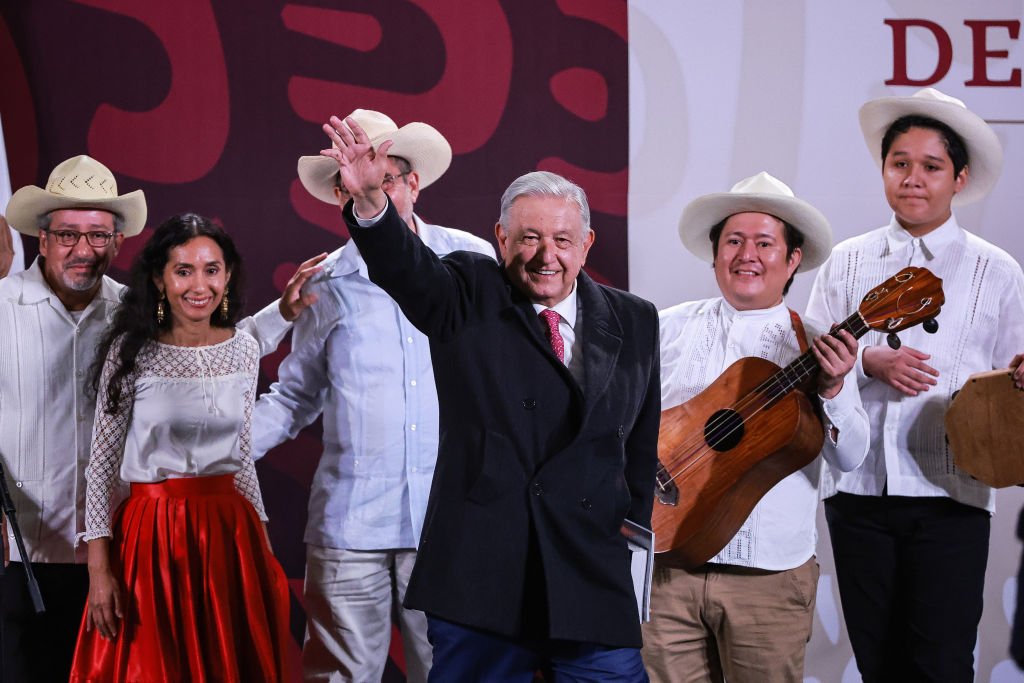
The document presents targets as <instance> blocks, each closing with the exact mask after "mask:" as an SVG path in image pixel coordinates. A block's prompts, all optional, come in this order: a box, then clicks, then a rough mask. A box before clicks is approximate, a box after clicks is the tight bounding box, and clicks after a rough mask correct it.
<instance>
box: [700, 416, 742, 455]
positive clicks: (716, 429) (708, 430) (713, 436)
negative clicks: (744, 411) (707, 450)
mask: <svg viewBox="0 0 1024 683" xmlns="http://www.w3.org/2000/svg"><path fill="white" fill-rule="evenodd" d="M743 430H744V427H743V418H742V417H740V415H739V413H737V412H736V411H735V410H728V409H722V410H719V411H717V412H715V414H714V415H712V416H711V417H710V418H709V419H708V421H707V422H706V423H705V424H704V441H706V442H707V444H708V445H709V446H711V447H712V448H713V449H715V450H716V451H719V452H722V451H728V450H730V449H732V448H735V447H736V445H737V444H739V442H740V441H741V440H742V439H743Z"/></svg>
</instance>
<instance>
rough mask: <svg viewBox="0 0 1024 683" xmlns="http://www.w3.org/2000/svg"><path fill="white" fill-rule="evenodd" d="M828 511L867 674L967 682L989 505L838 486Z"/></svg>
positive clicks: (869, 682) (843, 591)
mask: <svg viewBox="0 0 1024 683" xmlns="http://www.w3.org/2000/svg"><path fill="white" fill-rule="evenodd" d="M825 518H826V520H827V521H828V529H829V535H830V536H831V538H832V552H833V554H834V556H835V562H836V575H837V579H838V582H839V596H840V599H841V601H842V605H843V614H844V616H845V619H846V629H847V631H848V633H849V636H850V644H851V645H852V646H853V654H854V656H855V657H856V658H857V668H858V669H860V673H861V676H862V677H863V679H864V682H865V683H874V682H876V681H900V682H903V681H942V682H943V683H952V682H956V681H964V682H965V683H971V682H972V681H973V680H974V645H975V642H976V640H977V635H978V623H979V622H980V621H981V609H982V594H983V590H984V586H985V566H986V564H987V563H988V543H989V531H990V520H989V514H988V512H987V511H985V510H982V509H980V508H975V507H971V506H969V505H963V504H962V503H958V502H956V501H954V500H952V499H950V498H911V497H905V496H857V495H850V494H847V493H839V494H837V495H835V496H833V497H831V498H829V499H827V500H826V501H825Z"/></svg>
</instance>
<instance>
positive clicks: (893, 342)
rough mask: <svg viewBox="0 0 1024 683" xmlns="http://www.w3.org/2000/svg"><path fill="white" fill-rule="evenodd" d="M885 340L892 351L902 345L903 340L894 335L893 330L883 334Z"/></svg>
mask: <svg viewBox="0 0 1024 683" xmlns="http://www.w3.org/2000/svg"><path fill="white" fill-rule="evenodd" d="M885 341H886V343H887V344H888V345H889V347H890V348H891V349H893V350H894V351H895V350H896V349H898V348H900V346H902V345H903V342H901V341H900V338H899V337H897V336H896V333H895V332H890V333H889V334H887V335H886V336H885Z"/></svg>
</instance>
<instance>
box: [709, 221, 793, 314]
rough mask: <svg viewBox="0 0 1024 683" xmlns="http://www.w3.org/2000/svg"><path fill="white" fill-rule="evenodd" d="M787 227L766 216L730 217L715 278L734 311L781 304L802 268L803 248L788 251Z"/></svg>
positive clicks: (719, 240) (718, 252)
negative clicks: (784, 291) (784, 292)
mask: <svg viewBox="0 0 1024 683" xmlns="http://www.w3.org/2000/svg"><path fill="white" fill-rule="evenodd" d="M787 251H788V247H787V246H786V238H785V224H784V223H783V222H782V221H780V220H779V219H778V218H776V217H775V216H771V215H768V214H766V213H753V212H748V213H737V214H734V215H732V216H729V219H728V220H727V221H726V222H725V227H723V228H722V234H721V235H720V236H719V238H718V249H717V254H716V256H715V262H714V267H715V279H716V280H718V288H719V289H720V290H721V291H722V296H724V297H725V300H726V301H728V302H729V303H730V304H731V305H732V306H733V308H735V309H737V310H740V311H751V310H757V309H762V308H771V307H772V306H777V305H778V304H780V303H782V291H783V290H784V289H785V287H786V282H788V281H789V278H790V276H791V275H792V274H793V273H794V272H795V271H796V269H797V266H799V265H800V258H801V252H800V249H799V248H797V249H794V250H793V253H792V254H790V255H789V256H788V257H787V256H786V252H787Z"/></svg>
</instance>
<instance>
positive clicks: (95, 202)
mask: <svg viewBox="0 0 1024 683" xmlns="http://www.w3.org/2000/svg"><path fill="white" fill-rule="evenodd" d="M61 209H83V210H88V209H94V210H98V211H109V212H110V213H116V214H117V215H119V216H121V218H123V219H124V230H123V233H122V234H123V235H124V236H125V237H134V236H135V235H138V234H139V233H140V232H142V229H143V228H144V227H146V196H145V195H144V194H143V192H142V190H135V191H133V192H129V193H127V194H123V195H121V196H120V197H110V198H107V199H78V198H76V197H64V196H61V195H55V194H53V193H52V192H47V191H46V190H43V189H41V188H38V187H36V186H35V185H29V186H27V187H23V188H21V189H19V190H18V191H17V192H15V193H14V195H13V196H12V197H11V200H10V201H9V202H8V203H7V215H6V218H7V222H8V223H9V224H10V225H11V226H12V227H13V228H14V229H15V230H17V231H18V232H20V233H22V234H23V235H30V236H32V237H36V236H38V235H39V216H42V215H45V214H48V213H50V212H51V211H59V210H61Z"/></svg>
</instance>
